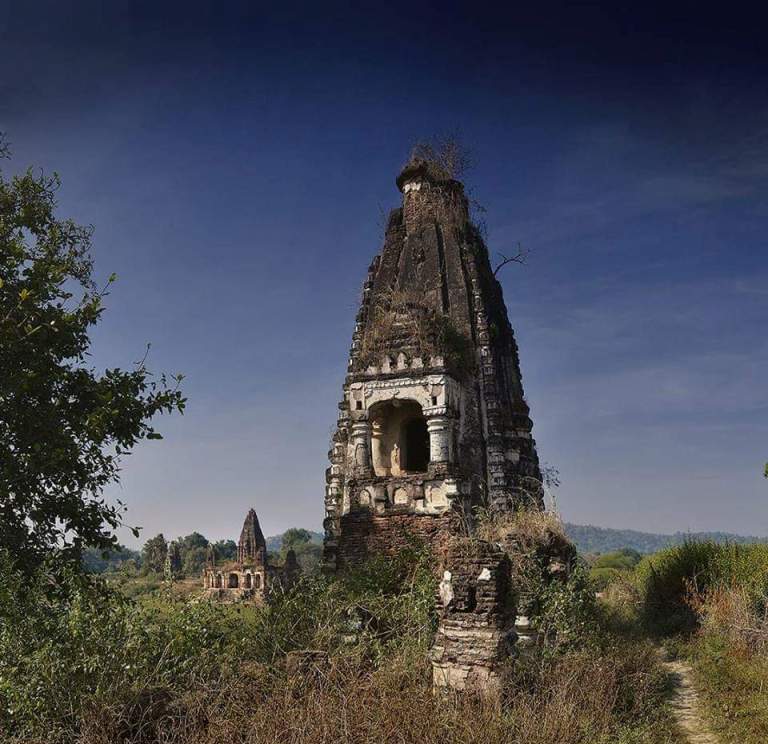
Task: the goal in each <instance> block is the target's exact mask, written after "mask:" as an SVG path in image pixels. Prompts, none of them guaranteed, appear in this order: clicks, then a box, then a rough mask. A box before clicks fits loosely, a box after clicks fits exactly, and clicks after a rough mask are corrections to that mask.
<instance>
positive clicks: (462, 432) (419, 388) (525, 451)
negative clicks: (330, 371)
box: [324, 159, 542, 566]
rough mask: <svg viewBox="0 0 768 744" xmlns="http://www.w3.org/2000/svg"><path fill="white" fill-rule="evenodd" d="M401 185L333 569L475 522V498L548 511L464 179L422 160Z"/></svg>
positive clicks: (375, 275)
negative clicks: (545, 508)
mask: <svg viewBox="0 0 768 744" xmlns="http://www.w3.org/2000/svg"><path fill="white" fill-rule="evenodd" d="M396 183H397V186H398V188H399V190H400V191H401V193H402V205H401V206H400V207H399V208H397V209H394V210H393V211H392V212H391V214H390V216H389V220H388V225H387V229H386V235H385V238H384V246H383V249H382V251H381V253H380V254H379V255H378V256H376V257H375V258H374V260H373V263H372V264H371V266H370V268H369V270H368V276H367V278H366V280H365V283H364V286H363V296H362V302H361V305H360V310H359V312H358V315H357V319H356V323H355V329H354V334H353V338H352V348H351V353H350V358H349V365H348V370H347V375H346V379H345V382H344V388H343V390H344V396H343V399H342V401H341V403H340V404H339V408H340V414H339V420H338V427H337V429H336V431H335V434H334V436H333V441H332V448H331V451H330V453H329V457H330V461H331V465H330V467H329V468H328V470H327V476H326V499H325V507H326V519H325V522H324V526H325V531H326V538H325V559H326V562H327V563H329V564H330V565H331V566H343V565H344V564H346V563H350V562H355V561H357V560H360V559H362V558H364V557H365V556H366V555H368V554H370V553H382V552H383V553H386V552H393V551H395V550H397V549H399V548H400V547H402V546H403V545H404V544H405V543H406V542H407V540H408V539H410V538H409V536H410V535H416V536H418V537H420V538H422V539H427V540H428V541H430V542H434V541H435V540H437V539H438V538H440V537H441V536H444V535H446V534H450V533H455V532H457V531H458V530H459V529H460V523H461V522H463V523H464V524H465V525H469V527H470V529H471V513H472V508H471V507H473V506H475V505H481V504H482V505H487V506H488V507H489V508H492V509H496V510H508V509H512V508H515V506H517V505H520V504H521V503H523V502H525V503H527V504H532V505H534V506H540V505H541V498H542V495H541V494H542V492H541V475H540V471H539V464H538V457H537V455H536V446H535V442H534V440H533V438H532V436H531V428H532V424H531V419H530V416H529V409H528V406H527V404H526V402H525V399H524V396H523V386H522V381H521V374H520V365H519V360H518V350H517V344H516V342H515V337H514V334H513V331H512V327H511V326H510V323H509V320H508V318H507V311H506V307H505V305H504V299H503V297H502V291H501V286H500V285H499V283H498V281H497V280H496V278H495V276H494V273H493V271H492V269H491V265H490V262H489V257H488V250H487V248H486V246H485V243H484V241H483V239H482V237H481V234H480V232H479V230H478V229H477V227H476V226H475V225H474V224H473V223H472V221H471V219H470V214H469V203H468V199H467V197H466V195H465V193H464V188H463V185H462V184H461V183H460V182H459V181H457V180H455V179H453V178H451V177H450V176H449V175H448V173H447V172H446V171H445V170H444V169H442V168H440V167H439V166H438V165H436V164H435V163H434V162H431V161H427V160H420V159H411V160H410V161H409V162H408V164H407V165H406V166H405V168H404V169H403V170H402V172H401V173H400V175H399V176H398V177H397V180H396ZM462 514H463V517H462V516H461V515H462Z"/></svg>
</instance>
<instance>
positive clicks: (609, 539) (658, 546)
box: [266, 522, 768, 553]
mask: <svg viewBox="0 0 768 744" xmlns="http://www.w3.org/2000/svg"><path fill="white" fill-rule="evenodd" d="M565 530H566V532H567V533H568V536H569V537H570V538H571V540H573V541H574V542H575V543H576V547H578V549H579V552H581V553H611V552H613V551H615V550H622V549H624V548H629V549H630V550H636V551H638V552H639V553H655V552H656V551H657V550H662V549H663V548H668V547H670V546H671V545H680V543H682V542H684V541H685V540H686V539H687V540H714V541H715V542H719V543H722V542H731V543H739V544H745V543H768V537H750V536H745V535H733V534H731V533H729V532H675V533H674V534H672V535H662V534H656V533H653V532H638V531H637V530H614V529H611V528H609V527H594V526H593V525H591V524H571V523H570V522H566V523H565ZM310 532H311V533H312V542H313V543H315V544H317V545H320V544H322V542H323V534H322V532H314V531H312V530H310ZM266 540H267V550H268V551H269V552H270V553H278V552H280V547H281V546H282V544H283V536H282V534H280V535H272V536H271V537H268V538H266Z"/></svg>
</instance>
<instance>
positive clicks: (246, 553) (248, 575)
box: [203, 509, 299, 602]
mask: <svg viewBox="0 0 768 744" xmlns="http://www.w3.org/2000/svg"><path fill="white" fill-rule="evenodd" d="M298 574H299V565H298V563H297V562H296V554H295V553H294V551H293V550H289V551H288V553H287V554H286V559H285V563H284V565H283V566H279V567H278V566H272V565H270V563H269V558H268V554H267V542H266V540H265V539H264V533H263V532H262V531H261V526H260V525H259V518H258V517H257V516H256V512H255V511H254V510H253V509H250V510H249V511H248V514H247V515H246V517H245V521H244V522H243V529H242V530H241V532H240V539H239V540H238V543H237V559H236V560H235V561H234V562H228V563H222V564H220V565H219V564H217V560H216V555H215V551H214V548H213V546H212V545H211V546H210V547H209V549H208V562H207V565H206V568H205V570H204V571H203V589H204V590H205V593H206V594H207V595H208V596H209V597H210V598H212V599H218V600H221V601H225V602H226V601H229V602H233V601H237V600H253V601H256V602H264V601H265V600H266V599H267V597H268V596H269V591H270V589H271V588H272V586H273V585H274V584H276V583H280V584H281V585H282V586H290V585H291V584H293V583H294V582H295V581H296V578H297V577H298Z"/></svg>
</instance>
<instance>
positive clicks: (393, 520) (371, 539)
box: [339, 511, 458, 568]
mask: <svg viewBox="0 0 768 744" xmlns="http://www.w3.org/2000/svg"><path fill="white" fill-rule="evenodd" d="M457 529H458V515H457V514H455V513H453V512H447V513H445V514H440V515H416V514H409V513H407V512H404V513H402V514H388V515H387V516H385V517H379V516H376V515H375V514H373V513H371V512H370V511H356V512H350V513H348V514H345V515H344V516H343V517H342V518H341V541H340V545H339V548H340V549H339V557H340V561H339V567H340V568H342V567H344V566H353V565H355V564H356V563H359V562H360V561H363V560H365V558H366V557H368V556H372V555H385V556H395V555H397V554H398V553H399V552H400V551H402V550H404V549H406V548H410V547H413V545H414V542H416V543H419V542H420V543H425V544H426V545H428V546H429V547H431V548H432V549H433V550H434V551H437V550H439V548H440V546H441V545H442V544H443V543H444V542H446V541H447V540H448V538H449V537H450V535H452V534H455V533H456V531H457Z"/></svg>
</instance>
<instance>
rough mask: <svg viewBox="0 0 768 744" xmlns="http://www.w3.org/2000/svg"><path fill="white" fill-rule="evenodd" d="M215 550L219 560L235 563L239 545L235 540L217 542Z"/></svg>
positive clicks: (214, 546)
mask: <svg viewBox="0 0 768 744" xmlns="http://www.w3.org/2000/svg"><path fill="white" fill-rule="evenodd" d="M213 549H214V552H215V554H216V559H217V560H221V561H234V560H235V559H236V558H237V543H236V542H235V541H234V540H217V541H216V542H215V543H214V544H213Z"/></svg>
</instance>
